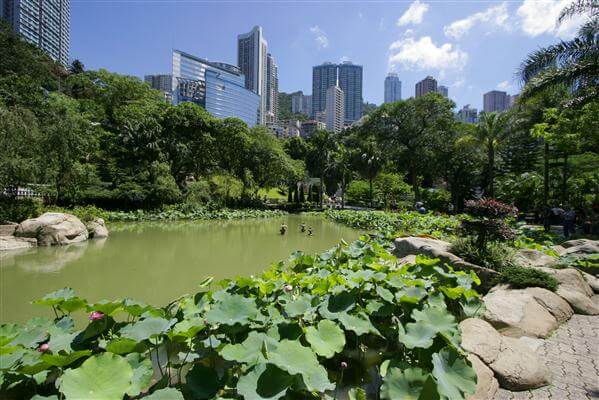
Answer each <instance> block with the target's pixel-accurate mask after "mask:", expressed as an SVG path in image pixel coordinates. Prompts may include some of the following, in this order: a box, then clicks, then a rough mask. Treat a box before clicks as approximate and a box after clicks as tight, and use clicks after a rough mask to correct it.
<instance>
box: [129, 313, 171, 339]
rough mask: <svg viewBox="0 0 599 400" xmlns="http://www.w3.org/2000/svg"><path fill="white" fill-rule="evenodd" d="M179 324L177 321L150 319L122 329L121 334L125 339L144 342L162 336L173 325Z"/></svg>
mask: <svg viewBox="0 0 599 400" xmlns="http://www.w3.org/2000/svg"><path fill="white" fill-rule="evenodd" d="M175 322H177V320H176V319H171V320H168V319H164V318H155V317H150V318H146V319H142V320H141V321H138V322H136V323H135V324H133V325H128V326H125V327H124V328H123V329H121V331H120V334H121V336H122V337H124V338H129V339H134V340H137V341H142V340H146V339H150V338H152V337H156V336H159V335H162V334H163V333H165V332H166V331H168V330H169V328H170V327H171V326H173V324H174V323H175Z"/></svg>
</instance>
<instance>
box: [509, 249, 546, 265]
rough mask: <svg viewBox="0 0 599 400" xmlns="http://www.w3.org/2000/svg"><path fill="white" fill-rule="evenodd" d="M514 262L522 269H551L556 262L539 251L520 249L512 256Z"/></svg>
mask: <svg viewBox="0 0 599 400" xmlns="http://www.w3.org/2000/svg"><path fill="white" fill-rule="evenodd" d="M514 262H515V263H516V264H518V265H521V266H523V267H551V266H553V265H555V264H556V263H557V260H556V259H555V258H554V257H551V256H549V255H547V254H545V253H543V252H542V251H539V250H534V249H520V250H518V252H517V253H516V255H515V256H514Z"/></svg>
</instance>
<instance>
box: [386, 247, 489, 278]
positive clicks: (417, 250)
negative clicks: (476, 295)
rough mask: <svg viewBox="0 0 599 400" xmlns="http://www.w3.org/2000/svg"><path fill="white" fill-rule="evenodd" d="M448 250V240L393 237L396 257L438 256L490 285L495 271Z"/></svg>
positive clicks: (444, 261) (449, 248)
mask: <svg viewBox="0 0 599 400" xmlns="http://www.w3.org/2000/svg"><path fill="white" fill-rule="evenodd" d="M450 250H451V243H449V242H445V241H443V240H438V239H431V238H425V237H417V236H410V237H402V238H397V239H395V249H394V250H393V254H394V255H395V256H396V257H398V258H403V257H406V256H409V255H418V254H422V255H425V256H428V257H431V258H438V259H439V260H441V262H442V263H447V264H449V265H451V266H452V267H454V268H456V269H461V270H473V271H474V272H476V274H477V275H478V277H479V278H480V279H481V281H482V283H483V286H486V287H488V286H490V282H492V281H493V280H494V278H495V277H496V276H497V275H498V273H497V272H496V271H493V270H491V269H488V268H484V267H481V266H478V265H475V264H472V263H469V262H467V261H464V260H463V259H461V258H460V257H458V256H456V255H455V254H452V253H451V252H450Z"/></svg>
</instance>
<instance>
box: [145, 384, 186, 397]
mask: <svg viewBox="0 0 599 400" xmlns="http://www.w3.org/2000/svg"><path fill="white" fill-rule="evenodd" d="M144 400H183V393H181V392H180V391H178V390H177V389H175V388H171V387H168V388H164V389H160V390H157V391H155V392H154V393H152V394H151V395H149V396H146V397H144Z"/></svg>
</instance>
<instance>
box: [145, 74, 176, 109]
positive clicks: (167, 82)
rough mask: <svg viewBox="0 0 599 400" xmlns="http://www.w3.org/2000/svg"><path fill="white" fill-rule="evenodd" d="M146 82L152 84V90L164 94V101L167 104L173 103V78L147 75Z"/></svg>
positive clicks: (163, 75) (164, 75)
mask: <svg viewBox="0 0 599 400" xmlns="http://www.w3.org/2000/svg"><path fill="white" fill-rule="evenodd" d="M144 81H145V82H146V83H148V84H150V87H151V88H152V89H156V90H160V91H161V92H162V93H164V100H165V101H166V102H167V103H171V102H172V101H173V76H172V75H167V74H159V75H146V76H145V77H144Z"/></svg>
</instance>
